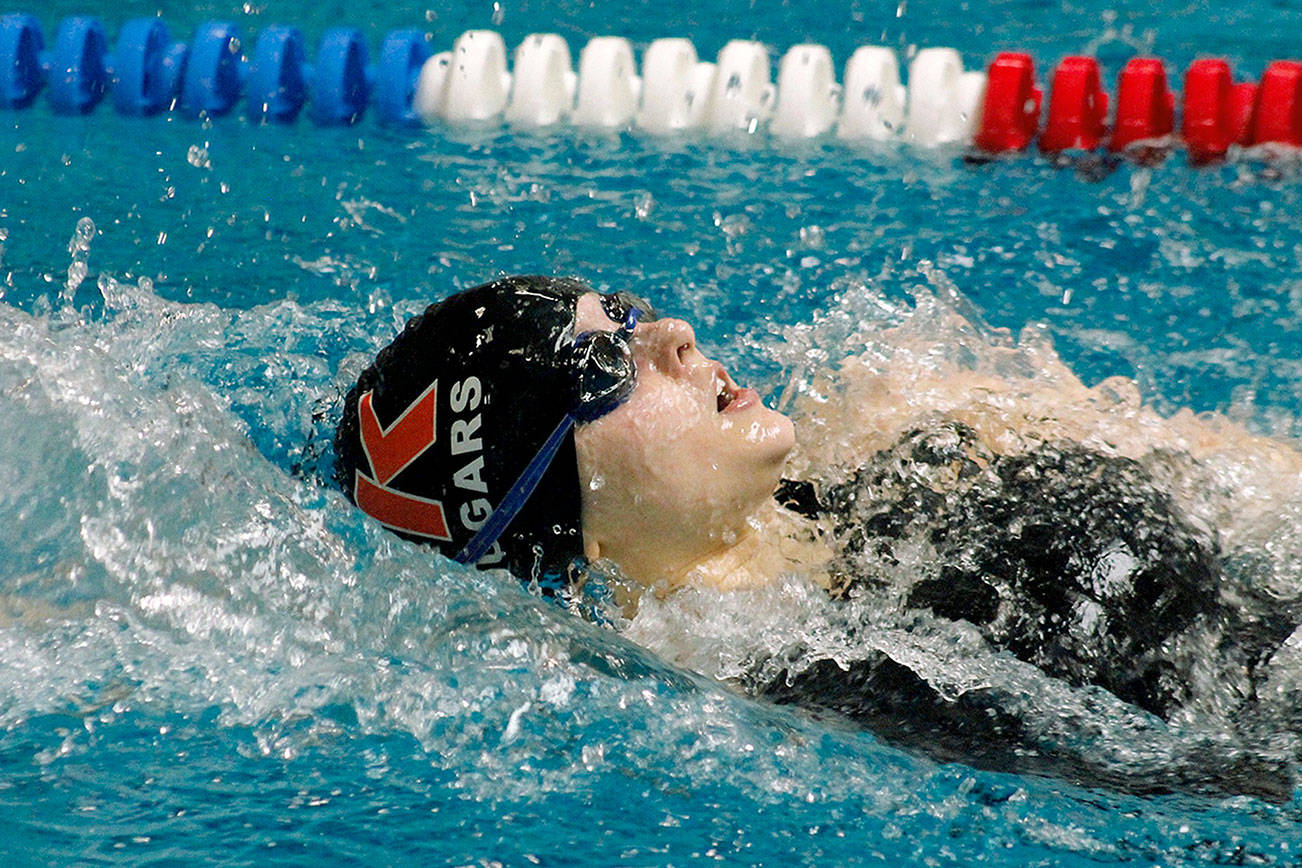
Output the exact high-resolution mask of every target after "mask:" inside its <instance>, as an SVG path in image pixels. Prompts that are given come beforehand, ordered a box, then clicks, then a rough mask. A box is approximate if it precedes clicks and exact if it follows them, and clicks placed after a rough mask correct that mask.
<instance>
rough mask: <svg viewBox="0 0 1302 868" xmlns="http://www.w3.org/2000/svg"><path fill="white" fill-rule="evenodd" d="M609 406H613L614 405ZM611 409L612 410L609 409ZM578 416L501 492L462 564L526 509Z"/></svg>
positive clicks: (628, 320) (628, 324) (570, 416)
mask: <svg viewBox="0 0 1302 868" xmlns="http://www.w3.org/2000/svg"><path fill="white" fill-rule="evenodd" d="M641 313H642V312H641V311H640V310H639V309H638V308H636V307H632V308H629V311H628V315H627V316H626V317H625V318H624V324H623V325H621V326H620V331H622V332H626V333H630V334H631V333H632V331H633V329H634V327H636V326H637V320H638V317H639V316H640V315H641ZM610 409H614V408H613V407H612V408H610ZM607 412H609V410H607ZM575 421H576V417H575V415H574V411H570V412H568V413H566V414H565V416H564V417H563V418H562V419H561V421H560V422H559V423H557V425H556V427H555V428H554V429H552V433H551V434H550V435H548V437H547V439H546V440H544V441H543V444H542V446H540V447H539V448H538V452H537V453H535V454H534V456H533V458H532V459H531V460H530V461H529V463H528V464H527V465H526V466H525V468H524V470H522V471H521V472H520V475H519V476H518V477H517V478H516V480H515V482H514V484H512V485H511V488H510V489H509V490H508V491H507V492H506V494H505V495H503V496H502V500H501V501H500V502H499V503H498V504H497V508H496V509H494V510H493V514H492V515H490V516H489V517H488V518H487V520H485V521H484V523H483V525H482V526H480V528H479V530H478V531H476V533H475V535H474V536H473V537H471V538H470V541H469V542H467V543H466V544H465V547H464V548H462V549H461V551H459V552H457V554H456V556H455V557H454V558H453V560H455V561H456V562H457V563H459V564H474V563H478V562H479V559H480V558H482V557H483V556H484V554H485V553H486V552H487V551H488V550H489V549H490V548H492V547H493V543H495V542H497V540H498V538H499V537H500V536H501V535H502V534H503V533H505V532H506V529H507V528H508V527H510V525H511V522H512V521H514V520H515V517H516V516H517V515H519V514H520V510H522V509H524V505H525V504H526V503H528V502H529V498H530V496H532V495H533V492H534V489H536V488H537V487H538V483H539V482H541V481H542V478H543V474H545V473H546V472H547V468H548V467H550V466H551V464H552V461H553V459H555V458H556V453H557V452H558V451H560V448H561V444H562V443H564V442H565V435H566V434H569V433H570V430H571V429H573V428H574V423H575Z"/></svg>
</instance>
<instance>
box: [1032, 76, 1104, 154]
mask: <svg viewBox="0 0 1302 868" xmlns="http://www.w3.org/2000/svg"><path fill="white" fill-rule="evenodd" d="M1107 116H1108V95H1107V94H1106V93H1104V92H1103V84H1102V82H1101V81H1100V79H1099V62H1098V61H1097V60H1095V59H1094V58H1092V57H1066V58H1063V61H1062V63H1059V64H1058V68H1057V69H1055V70H1054V71H1053V86H1052V90H1051V92H1050V96H1049V119H1048V121H1047V122H1046V123H1045V126H1044V132H1043V133H1041V134H1040V150H1041V151H1044V152H1045V153H1046V154H1054V153H1058V152H1059V151H1066V150H1072V149H1080V150H1093V149H1095V148H1097V147H1098V146H1099V143H1100V142H1101V141H1102V140H1103V132H1104V126H1105V119H1106V118H1107Z"/></svg>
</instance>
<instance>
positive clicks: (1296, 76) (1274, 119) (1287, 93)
mask: <svg viewBox="0 0 1302 868" xmlns="http://www.w3.org/2000/svg"><path fill="white" fill-rule="evenodd" d="M1250 143H1251V144H1254V145H1291V146H1293V147H1297V146H1299V145H1302V63H1299V62H1297V61H1295V60H1277V61H1275V62H1274V63H1272V64H1271V65H1270V66H1268V67H1267V68H1266V73H1265V75H1263V76H1262V77H1261V84H1260V86H1258V88H1257V105H1256V107H1255V109H1254V110H1253V112H1252V135H1251V139H1250Z"/></svg>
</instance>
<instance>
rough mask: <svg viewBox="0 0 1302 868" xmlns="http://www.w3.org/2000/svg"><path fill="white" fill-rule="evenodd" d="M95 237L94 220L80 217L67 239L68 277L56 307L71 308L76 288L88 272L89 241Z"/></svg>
mask: <svg viewBox="0 0 1302 868" xmlns="http://www.w3.org/2000/svg"><path fill="white" fill-rule="evenodd" d="M94 239H95V221H94V220H91V219H90V218H89V217H82V218H81V219H80V220H78V221H77V228H76V229H75V230H74V231H73V233H72V237H71V238H70V239H68V255H69V256H71V257H72V262H70V263H69V264H68V278H67V280H65V281H64V282H63V292H61V293H60V294H59V304H58V307H59V309H61V310H69V309H71V308H72V305H73V299H74V298H75V296H76V295H77V289H78V288H79V287H80V286H81V284H82V282H83V281H84V280H85V279H86V275H87V274H88V273H89V268H88V266H87V261H88V260H89V259H90V243H91V241H93V240H94Z"/></svg>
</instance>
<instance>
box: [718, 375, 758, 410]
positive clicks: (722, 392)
mask: <svg viewBox="0 0 1302 868" xmlns="http://www.w3.org/2000/svg"><path fill="white" fill-rule="evenodd" d="M714 388H715V396H714V399H715V405H716V408H717V410H718V412H720V413H725V412H736V411H738V410H744V409H746V408H747V407H750V406H752V405H754V404H758V403H759V393H758V392H756V391H755V390H754V389H749V388H746V387H745V386H738V385H737V384H736V383H734V382H733V381H732V378H731V377H729V376H728V374H727V372H725V371H724V370H723V367H722V366H720V367H718V368H716V369H715V372H714Z"/></svg>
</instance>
